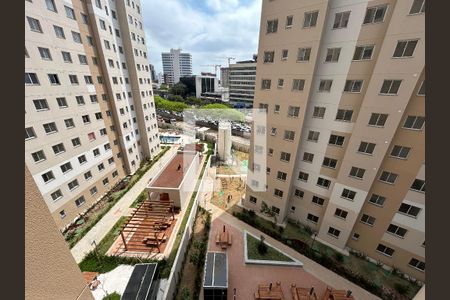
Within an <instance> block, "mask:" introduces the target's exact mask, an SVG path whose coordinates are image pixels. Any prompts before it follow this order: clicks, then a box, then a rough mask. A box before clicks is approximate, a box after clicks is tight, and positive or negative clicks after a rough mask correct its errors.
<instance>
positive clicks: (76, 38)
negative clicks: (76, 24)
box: [72, 31, 81, 44]
mask: <svg viewBox="0 0 450 300" xmlns="http://www.w3.org/2000/svg"><path fill="white" fill-rule="evenodd" d="M72 38H73V41H74V42H75V43H79V44H81V35H80V34H79V33H78V32H75V31H72Z"/></svg>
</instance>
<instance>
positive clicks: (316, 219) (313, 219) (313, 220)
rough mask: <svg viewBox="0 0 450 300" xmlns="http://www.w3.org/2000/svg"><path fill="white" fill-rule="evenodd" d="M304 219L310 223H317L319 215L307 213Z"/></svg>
mask: <svg viewBox="0 0 450 300" xmlns="http://www.w3.org/2000/svg"><path fill="white" fill-rule="evenodd" d="M306 219H307V220H308V221H310V222H312V223H317V222H318V221H319V217H318V216H315V215H313V214H308V216H306Z"/></svg>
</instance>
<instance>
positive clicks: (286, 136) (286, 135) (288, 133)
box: [284, 130, 295, 141]
mask: <svg viewBox="0 0 450 300" xmlns="http://www.w3.org/2000/svg"><path fill="white" fill-rule="evenodd" d="M294 138H295V132H294V131H291V130H285V131H284V139H285V140H287V141H293V140H294Z"/></svg>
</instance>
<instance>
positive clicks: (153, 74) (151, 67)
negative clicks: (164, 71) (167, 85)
mask: <svg viewBox="0 0 450 300" xmlns="http://www.w3.org/2000/svg"><path fill="white" fill-rule="evenodd" d="M149 67H150V77H151V78H152V81H153V82H157V81H158V78H157V77H156V72H155V66H154V65H152V64H149Z"/></svg>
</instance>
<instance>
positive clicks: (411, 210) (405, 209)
mask: <svg viewBox="0 0 450 300" xmlns="http://www.w3.org/2000/svg"><path fill="white" fill-rule="evenodd" d="M398 211H399V212H400V213H403V214H406V215H408V216H410V217H417V215H418V214H419V212H420V211H421V208H419V207H417V206H413V205H410V204H406V203H402V204H401V205H400V208H399V209H398Z"/></svg>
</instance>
